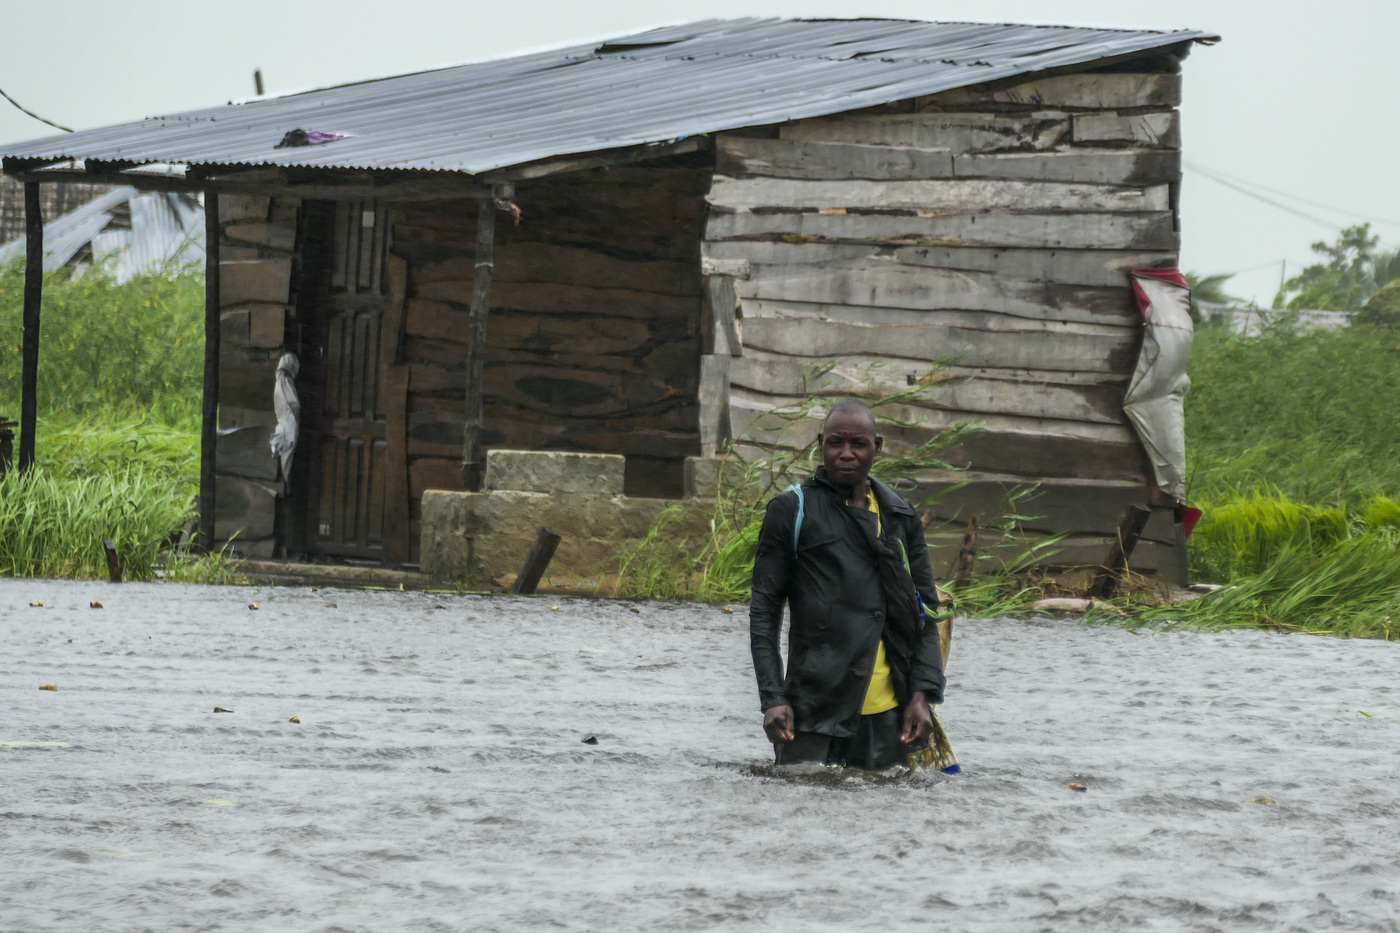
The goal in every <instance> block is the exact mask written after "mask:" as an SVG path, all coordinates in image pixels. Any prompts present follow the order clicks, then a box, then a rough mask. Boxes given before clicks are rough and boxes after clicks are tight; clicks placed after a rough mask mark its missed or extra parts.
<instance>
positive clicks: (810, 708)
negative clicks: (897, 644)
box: [749, 467, 944, 736]
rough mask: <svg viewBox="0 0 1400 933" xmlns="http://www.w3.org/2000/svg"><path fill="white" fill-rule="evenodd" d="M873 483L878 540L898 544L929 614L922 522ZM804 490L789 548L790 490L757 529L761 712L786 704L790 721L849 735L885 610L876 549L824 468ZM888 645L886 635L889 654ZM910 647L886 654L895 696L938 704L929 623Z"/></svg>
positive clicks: (935, 651)
mask: <svg viewBox="0 0 1400 933" xmlns="http://www.w3.org/2000/svg"><path fill="white" fill-rule="evenodd" d="M870 484H871V487H872V488H873V489H874V490H875V501H876V502H877V503H879V506H880V519H881V524H882V526H883V532H884V534H883V537H882V541H883V542H884V544H885V545H886V546H887V547H889V548H892V549H893V548H897V543H898V542H903V544H904V547H905V548H906V549H907V552H908V555H909V570H910V575H911V576H912V577H913V584H914V586H915V588H916V589H917V590H918V592H919V595H920V596H921V597H922V598H923V602H924V606H925V607H927V609H928V610H929V615H930V616H931V615H932V614H933V609H934V607H936V606H937V605H938V597H937V593H936V591H935V589H934V585H933V569H932V568H931V567H930V566H929V558H928V545H927V543H926V542H925V541H924V529H923V523H922V522H921V521H920V520H919V516H918V514H917V513H916V512H915V511H914V508H913V506H911V505H910V504H909V501H908V500H907V499H905V498H904V496H902V495H900V494H899V493H897V492H895V491H894V490H893V489H890V488H889V487H888V486H886V485H885V484H884V483H881V482H880V481H879V480H877V479H875V478H874V477H871V478H870ZM802 491H803V506H804V513H805V514H804V517H803V522H802V535H801V540H800V541H799V542H798V546H797V549H796V552H795V553H794V549H793V540H792V535H793V525H794V521H795V519H796V516H797V494H796V493H794V492H786V493H783V494H782V495H780V496H778V497H776V498H774V499H773V501H771V502H769V503H768V510H767V512H766V513H765V515H764V517H763V527H762V530H760V531H759V534H758V553H757V555H756V556H755V559H754V566H753V601H752V603H751V605H750V608H749V635H750V640H751V642H752V648H753V665H754V671H755V673H757V675H758V692H759V699H760V701H761V703H762V707H763V709H765V710H766V709H768V708H769V707H772V706H782V705H784V704H786V705H789V706H791V707H792V708H793V714H794V718H795V719H796V728H797V729H799V730H801V731H803V732H818V733H822V734H825V735H831V736H849V735H853V734H854V733H855V729H856V725H857V723H858V722H859V721H860V709H861V705H862V704H863V703H864V700H865V691H866V689H867V687H868V686H869V684H870V673H871V669H872V668H873V667H874V664H875V651H876V648H877V646H878V645H879V642H880V638H881V636H882V634H883V633H884V630H885V624H886V612H887V611H888V606H887V603H886V598H885V592H884V589H883V587H882V586H881V583H880V579H881V574H880V568H879V559H878V558H877V556H876V550H875V548H876V544H875V541H874V538H875V514H874V513H873V512H870V511H867V510H865V509H858V508H853V507H851V506H847V505H846V502H845V494H844V493H843V492H842V491H841V490H840V489H838V487H836V486H835V485H834V484H833V483H831V481H830V480H828V479H827V478H826V469H825V468H824V467H819V468H818V469H817V472H816V475H815V476H813V477H812V478H811V479H809V480H807V481H806V482H805V483H803V484H802ZM862 530H863V531H864V534H862V533H861V532H862ZM896 553H897V552H896ZM784 602H787V603H788V605H789V608H790V609H791V615H792V621H791V625H790V626H789V629H788V667H787V673H786V676H784V673H783V669H782V656H781V655H780V654H779V649H778V639H779V636H780V634H781V631H782V623H783V603H784ZM891 634H893V632H892V633H891ZM891 647H892V644H891V642H890V641H889V640H887V642H886V651H887V654H888V653H889V651H890V649H891ZM909 654H910V657H909V658H908V663H907V664H905V665H898V664H897V663H896V659H895V658H894V657H891V658H890V668H891V674H892V681H893V686H894V691H895V698H896V699H897V700H898V701H899V703H900V704H901V705H903V704H905V703H907V702H909V698H910V695H911V694H912V693H913V692H914V691H915V690H922V691H924V693H925V694H926V695H927V697H928V699H929V702H932V703H936V702H940V701H941V700H942V699H943V685H944V678H943V659H942V655H941V654H940V653H939V647H938V631H937V627H936V626H935V625H934V624H933V622H932V621H931V620H930V621H929V622H928V624H927V625H924V626H922V627H921V628H919V630H918V631H917V633H916V634H915V635H914V637H913V644H912V646H911V650H910V652H909Z"/></svg>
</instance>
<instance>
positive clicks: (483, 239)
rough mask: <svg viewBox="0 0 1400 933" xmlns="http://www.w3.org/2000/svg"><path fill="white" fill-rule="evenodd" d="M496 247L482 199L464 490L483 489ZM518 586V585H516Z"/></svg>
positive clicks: (492, 215) (492, 211) (470, 330)
mask: <svg viewBox="0 0 1400 933" xmlns="http://www.w3.org/2000/svg"><path fill="white" fill-rule="evenodd" d="M495 244H496V203H495V201H494V200H493V199H491V198H482V199H481V201H480V205H479V207H478V208H477V212H476V268H475V269H474V270H473V272H472V306H471V315H470V318H469V322H468V325H467V400H466V401H467V412H466V416H467V420H466V426H465V429H464V430H463V432H462V488H463V489H465V490H467V491H469V492H477V491H478V490H480V489H481V478H482V472H483V471H482V460H481V432H482V418H483V414H482V411H483V405H482V379H483V378H484V374H485V371H486V316H487V314H488V313H489V312H490V310H491V272H492V269H493V267H494V262H495V260H494V258H493V254H494V250H495ZM517 582H518V581H517Z"/></svg>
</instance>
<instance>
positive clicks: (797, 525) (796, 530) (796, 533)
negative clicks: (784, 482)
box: [787, 483, 807, 557]
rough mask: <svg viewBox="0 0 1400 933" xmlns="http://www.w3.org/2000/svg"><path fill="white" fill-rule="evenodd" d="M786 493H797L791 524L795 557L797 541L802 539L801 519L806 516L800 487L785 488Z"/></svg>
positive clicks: (794, 485) (804, 502) (794, 554)
mask: <svg viewBox="0 0 1400 933" xmlns="http://www.w3.org/2000/svg"><path fill="white" fill-rule="evenodd" d="M787 491H788V492H795V493H797V518H796V519H795V520H794V521H793V523H792V553H793V556H794V557H796V556H797V540H798V539H799V538H801V537H802V519H803V518H804V517H805V515H806V511H807V509H806V505H807V503H806V501H805V499H804V498H803V495H802V487H801V486H799V485H797V484H796V483H793V484H792V485H791V486H789V487H788V488H787Z"/></svg>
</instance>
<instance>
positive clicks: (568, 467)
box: [484, 450, 627, 496]
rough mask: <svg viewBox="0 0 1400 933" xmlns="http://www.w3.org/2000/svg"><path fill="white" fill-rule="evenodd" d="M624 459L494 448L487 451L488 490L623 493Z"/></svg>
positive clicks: (611, 456)
mask: <svg viewBox="0 0 1400 933" xmlns="http://www.w3.org/2000/svg"><path fill="white" fill-rule="evenodd" d="M626 466H627V460H626V458H625V457H621V456H618V455H617V454H579V453H566V452H564V451H557V450H539V451H533V450H493V451H490V452H489V453H488V454H487V455H486V482H485V484H484V485H485V488H486V489H489V490H510V491H513V492H537V493H541V492H542V493H579V494H587V495H590V496H620V495H622V484H623V477H624V474H625V472H626Z"/></svg>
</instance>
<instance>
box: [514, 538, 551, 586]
mask: <svg viewBox="0 0 1400 933" xmlns="http://www.w3.org/2000/svg"><path fill="white" fill-rule="evenodd" d="M561 540H562V539H561V538H560V536H559V535H557V534H555V533H554V532H552V531H550V530H549V529H548V528H541V529H540V533H539V535H538V536H537V537H536V538H535V543H534V544H532V545H530V553H528V554H526V555H525V563H523V564H521V565H520V572H519V573H518V574H516V575H515V582H514V583H512V584H511V586H510V591H511V592H512V593H518V594H520V595H522V596H528V595H530V594H531V593H533V592H534V591H535V588H536V587H537V586H539V585H540V578H541V577H543V576H544V572H545V570H546V569H548V568H549V562H550V561H552V560H554V552H555V551H556V550H558V549H559V542H560V541H561Z"/></svg>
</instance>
